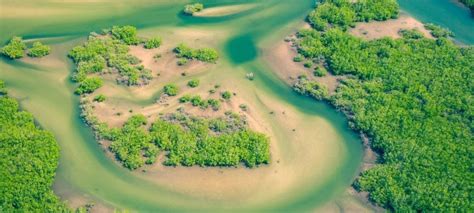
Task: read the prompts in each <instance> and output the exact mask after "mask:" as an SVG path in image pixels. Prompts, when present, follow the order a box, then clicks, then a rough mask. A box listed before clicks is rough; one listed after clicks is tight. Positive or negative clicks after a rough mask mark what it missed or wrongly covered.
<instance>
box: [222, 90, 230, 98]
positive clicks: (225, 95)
mask: <svg viewBox="0 0 474 213" xmlns="http://www.w3.org/2000/svg"><path fill="white" fill-rule="evenodd" d="M221 97H222V98H223V99H224V100H230V98H232V93H230V92H229V91H225V92H223V93H221Z"/></svg>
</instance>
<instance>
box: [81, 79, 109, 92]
mask: <svg viewBox="0 0 474 213" xmlns="http://www.w3.org/2000/svg"><path fill="white" fill-rule="evenodd" d="M103 84H104V82H103V81H102V79H101V78H99V77H89V78H86V79H84V80H83V81H81V83H80V84H79V87H77V89H76V94H78V95H82V94H86V93H92V92H94V91H95V90H96V89H99V88H100V87H102V85H103Z"/></svg>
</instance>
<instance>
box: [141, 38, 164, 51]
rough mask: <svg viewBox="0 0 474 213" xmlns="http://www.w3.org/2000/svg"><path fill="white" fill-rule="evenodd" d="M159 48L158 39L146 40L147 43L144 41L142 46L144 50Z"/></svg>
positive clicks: (159, 41) (159, 39)
mask: <svg viewBox="0 0 474 213" xmlns="http://www.w3.org/2000/svg"><path fill="white" fill-rule="evenodd" d="M160 46H161V38H159V37H156V38H150V39H148V41H146V42H145V45H144V47H145V48H146V49H153V48H158V47H160Z"/></svg>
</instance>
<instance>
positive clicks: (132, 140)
mask: <svg viewBox="0 0 474 213" xmlns="http://www.w3.org/2000/svg"><path fill="white" fill-rule="evenodd" d="M145 124H146V118H145V116H143V115H135V116H132V117H130V119H128V121H127V122H126V123H125V124H124V125H123V127H122V128H121V129H120V130H115V131H113V133H112V135H111V136H109V137H110V138H109V139H110V140H112V144H111V145H110V150H111V151H112V152H113V153H115V155H116V156H117V159H119V160H120V161H121V162H122V164H123V165H124V166H125V167H126V168H129V169H131V170H134V169H137V168H139V167H141V166H143V165H144V164H145V161H146V160H145V159H144V157H145V158H148V159H150V158H151V161H153V160H154V158H156V155H157V154H158V151H157V150H156V149H155V150H153V149H152V148H149V145H150V142H151V137H150V136H149V134H148V132H147V131H146V130H145V128H144V125H145ZM142 152H145V154H142Z"/></svg>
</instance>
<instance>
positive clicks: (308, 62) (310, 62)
mask: <svg viewBox="0 0 474 213" xmlns="http://www.w3.org/2000/svg"><path fill="white" fill-rule="evenodd" d="M303 65H304V67H306V68H311V67H312V66H313V62H312V61H306V62H304V64H303Z"/></svg>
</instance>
